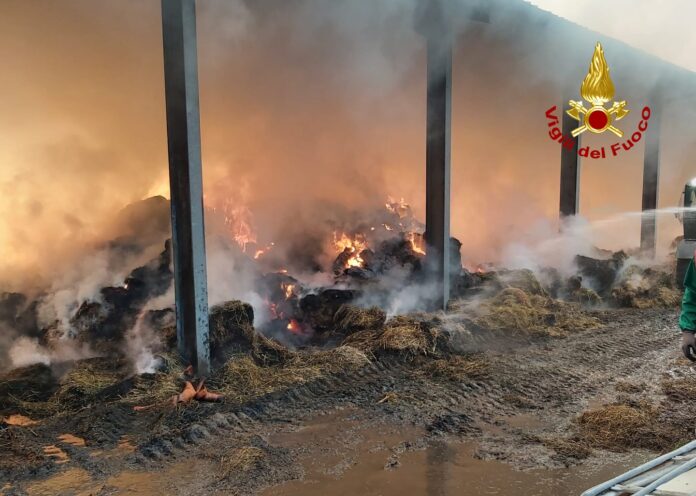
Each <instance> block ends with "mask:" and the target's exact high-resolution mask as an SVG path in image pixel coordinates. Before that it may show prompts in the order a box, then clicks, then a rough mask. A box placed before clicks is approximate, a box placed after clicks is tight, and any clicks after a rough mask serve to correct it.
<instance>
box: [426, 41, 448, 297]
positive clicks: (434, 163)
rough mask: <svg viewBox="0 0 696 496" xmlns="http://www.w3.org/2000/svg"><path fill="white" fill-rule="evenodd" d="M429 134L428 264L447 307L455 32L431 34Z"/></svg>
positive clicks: (427, 157) (427, 163)
mask: <svg viewBox="0 0 696 496" xmlns="http://www.w3.org/2000/svg"><path fill="white" fill-rule="evenodd" d="M427 43H428V89H427V126H426V127H427V138H426V150H425V154H426V157H425V167H426V180H425V190H426V191H425V242H426V245H427V248H426V253H427V262H426V263H427V266H428V268H429V269H430V270H431V271H432V274H433V277H434V280H435V281H436V285H437V290H436V294H435V295H434V297H435V298H436V305H437V306H438V307H440V308H443V309H444V308H446V307H447V303H448V302H449V293H450V280H449V273H450V133H451V124H452V118H451V114H452V36H451V35H449V36H448V35H446V34H443V32H442V31H441V32H439V33H433V34H431V35H430V36H428V42H427Z"/></svg>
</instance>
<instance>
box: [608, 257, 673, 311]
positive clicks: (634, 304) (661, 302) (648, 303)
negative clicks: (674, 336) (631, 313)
mask: <svg viewBox="0 0 696 496" xmlns="http://www.w3.org/2000/svg"><path fill="white" fill-rule="evenodd" d="M620 277H621V279H620V282H619V283H618V284H616V285H615V287H614V288H613V289H612V292H611V294H612V297H613V298H614V300H615V301H616V303H617V304H619V305H620V306H623V307H631V308H673V307H678V306H679V304H680V303H681V298H682V293H681V290H680V289H679V288H677V287H676V284H675V281H674V276H673V274H672V273H671V272H669V271H666V270H659V269H654V268H647V269H644V268H642V267H639V266H637V265H631V266H630V267H628V268H627V269H626V270H624V271H623V272H622V273H621V276H620Z"/></svg>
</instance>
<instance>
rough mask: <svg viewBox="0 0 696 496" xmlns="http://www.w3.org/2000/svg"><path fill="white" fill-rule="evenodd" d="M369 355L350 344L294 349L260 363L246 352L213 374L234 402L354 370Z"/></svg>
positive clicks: (215, 381) (361, 365) (215, 380)
mask: <svg viewBox="0 0 696 496" xmlns="http://www.w3.org/2000/svg"><path fill="white" fill-rule="evenodd" d="M368 363H369V359H368V357H367V356H366V355H365V354H364V353H363V352H361V351H360V350H357V349H355V348H352V347H350V346H339V347H338V348H334V349H332V350H328V351H307V352H298V353H293V354H292V355H290V357H289V358H288V359H287V360H286V361H285V362H283V363H282V364H276V365H268V366H262V365H259V364H257V363H256V362H255V361H254V360H253V359H252V358H251V357H249V356H236V357H233V358H232V359H230V360H229V361H228V362H227V363H226V364H225V366H224V367H222V369H221V370H220V371H219V372H218V373H217V374H216V375H215V377H214V378H213V384H215V385H216V387H217V388H218V389H220V390H221V392H222V393H224V394H225V397H226V398H228V399H230V400H232V401H236V402H240V403H241V402H243V401H246V400H249V399H251V398H255V397H258V396H262V395H264V394H269V393H272V392H275V391H279V390H282V389H286V388H288V387H290V386H293V385H296V384H303V383H305V382H308V381H311V380H314V379H317V378H319V377H322V376H325V375H327V374H333V373H338V372H345V371H350V370H357V369H358V368H360V367H363V366H365V365H367V364H368Z"/></svg>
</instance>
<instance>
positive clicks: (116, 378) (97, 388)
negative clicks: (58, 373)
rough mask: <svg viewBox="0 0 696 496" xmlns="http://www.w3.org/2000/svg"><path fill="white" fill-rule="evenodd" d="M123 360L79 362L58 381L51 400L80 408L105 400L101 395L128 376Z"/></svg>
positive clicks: (105, 359) (102, 359)
mask: <svg viewBox="0 0 696 496" xmlns="http://www.w3.org/2000/svg"><path fill="white" fill-rule="evenodd" d="M127 371H128V368H127V364H126V362H125V361H124V360H119V359H107V358H90V359H87V360H80V361H78V362H76V363H75V365H74V366H73V368H72V369H71V370H70V371H69V372H68V373H67V374H65V376H64V377H63V378H62V379H61V381H60V386H59V388H58V391H57V392H56V394H55V395H54V397H53V398H52V399H51V401H52V402H56V403H58V404H59V405H61V406H64V407H82V406H86V405H88V404H90V403H92V402H94V401H103V400H105V399H106V398H104V397H103V395H102V393H103V392H104V390H106V389H107V388H109V387H111V386H115V385H116V384H118V383H119V382H121V381H123V380H124V379H125V378H126V376H127V375H128V372H127Z"/></svg>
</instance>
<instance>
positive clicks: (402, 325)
mask: <svg viewBox="0 0 696 496" xmlns="http://www.w3.org/2000/svg"><path fill="white" fill-rule="evenodd" d="M376 345H377V347H378V348H380V349H382V350H386V351H395V352H400V353H406V354H411V355H426V354H428V353H429V352H430V351H431V348H432V346H431V339H430V335H429V332H428V330H427V329H426V328H425V326H424V324H423V323H422V322H420V321H418V320H416V319H414V318H413V317H410V316H406V315H403V316H398V317H394V318H393V319H391V320H390V321H389V322H387V325H386V327H385V328H384V331H382V333H381V334H380V335H379V336H378V337H377V340H376ZM432 351H434V350H432Z"/></svg>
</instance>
